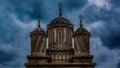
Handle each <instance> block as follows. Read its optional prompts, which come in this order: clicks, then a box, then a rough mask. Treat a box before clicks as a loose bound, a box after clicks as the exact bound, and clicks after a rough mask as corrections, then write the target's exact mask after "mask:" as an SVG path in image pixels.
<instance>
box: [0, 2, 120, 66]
mask: <svg viewBox="0 0 120 68" xmlns="http://www.w3.org/2000/svg"><path fill="white" fill-rule="evenodd" d="M59 1H60V0H0V68H24V63H25V62H26V60H27V59H26V55H29V54H30V36H29V33H30V32H31V31H32V30H33V29H34V28H36V26H37V20H38V16H40V19H41V25H42V28H44V29H45V30H46V25H47V24H48V23H50V21H51V20H52V19H53V18H55V17H57V16H58V3H59ZM62 4H63V16H64V17H66V18H68V19H69V20H70V21H71V23H72V24H74V27H75V29H77V28H78V27H79V26H78V25H79V14H80V13H81V14H82V15H83V24H84V27H85V28H87V29H88V30H89V31H90V32H91V45H90V46H91V54H92V55H94V62H95V63H96V68H120V1H119V0H63V1H62Z"/></svg>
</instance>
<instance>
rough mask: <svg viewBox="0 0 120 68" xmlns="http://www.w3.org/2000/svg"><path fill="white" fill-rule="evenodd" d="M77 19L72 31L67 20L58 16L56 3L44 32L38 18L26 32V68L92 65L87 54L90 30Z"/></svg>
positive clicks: (75, 67) (76, 67) (79, 67)
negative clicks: (28, 48)
mask: <svg viewBox="0 0 120 68" xmlns="http://www.w3.org/2000/svg"><path fill="white" fill-rule="evenodd" d="M80 18H81V19H80V27H79V28H78V29H77V30H76V31H74V30H73V25H72V24H71V22H70V21H69V20H68V19H67V18H65V17H63V16H62V7H61V3H60V5H59V15H58V17H56V18H54V19H53V20H52V21H51V22H50V23H49V24H48V25H47V32H45V31H44V30H43V29H42V28H41V26H40V21H38V27H37V28H36V29H34V30H33V32H31V33H30V37H31V55H28V56H27V58H28V62H27V63H26V64H25V65H26V68H95V63H93V61H92V60H93V56H92V55H90V53H89V48H90V47H89V38H90V32H88V31H87V30H86V29H85V28H84V27H83V24H82V16H80ZM47 38H48V41H47V42H48V48H46V43H47V42H46V40H47ZM72 39H74V45H72V42H73V40H72ZM72 46H74V48H73V47H72Z"/></svg>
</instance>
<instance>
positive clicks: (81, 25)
mask: <svg viewBox="0 0 120 68" xmlns="http://www.w3.org/2000/svg"><path fill="white" fill-rule="evenodd" d="M82 18H83V17H82V15H81V14H80V27H81V28H82V27H83V23H82Z"/></svg>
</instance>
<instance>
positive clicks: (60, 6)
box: [59, 1, 62, 16]
mask: <svg viewBox="0 0 120 68" xmlns="http://www.w3.org/2000/svg"><path fill="white" fill-rule="evenodd" d="M59 16H62V3H61V1H60V3H59Z"/></svg>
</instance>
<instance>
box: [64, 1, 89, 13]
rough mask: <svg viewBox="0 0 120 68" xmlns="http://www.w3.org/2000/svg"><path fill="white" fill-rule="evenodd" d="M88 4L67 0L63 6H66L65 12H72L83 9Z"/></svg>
mask: <svg viewBox="0 0 120 68" xmlns="http://www.w3.org/2000/svg"><path fill="white" fill-rule="evenodd" d="M86 3H87V0H78V1H77V2H76V0H65V1H64V2H63V6H65V10H67V11H69V12H70V11H72V10H74V9H75V10H76V9H81V8H82V7H83V6H84V5H85V4H86Z"/></svg>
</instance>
